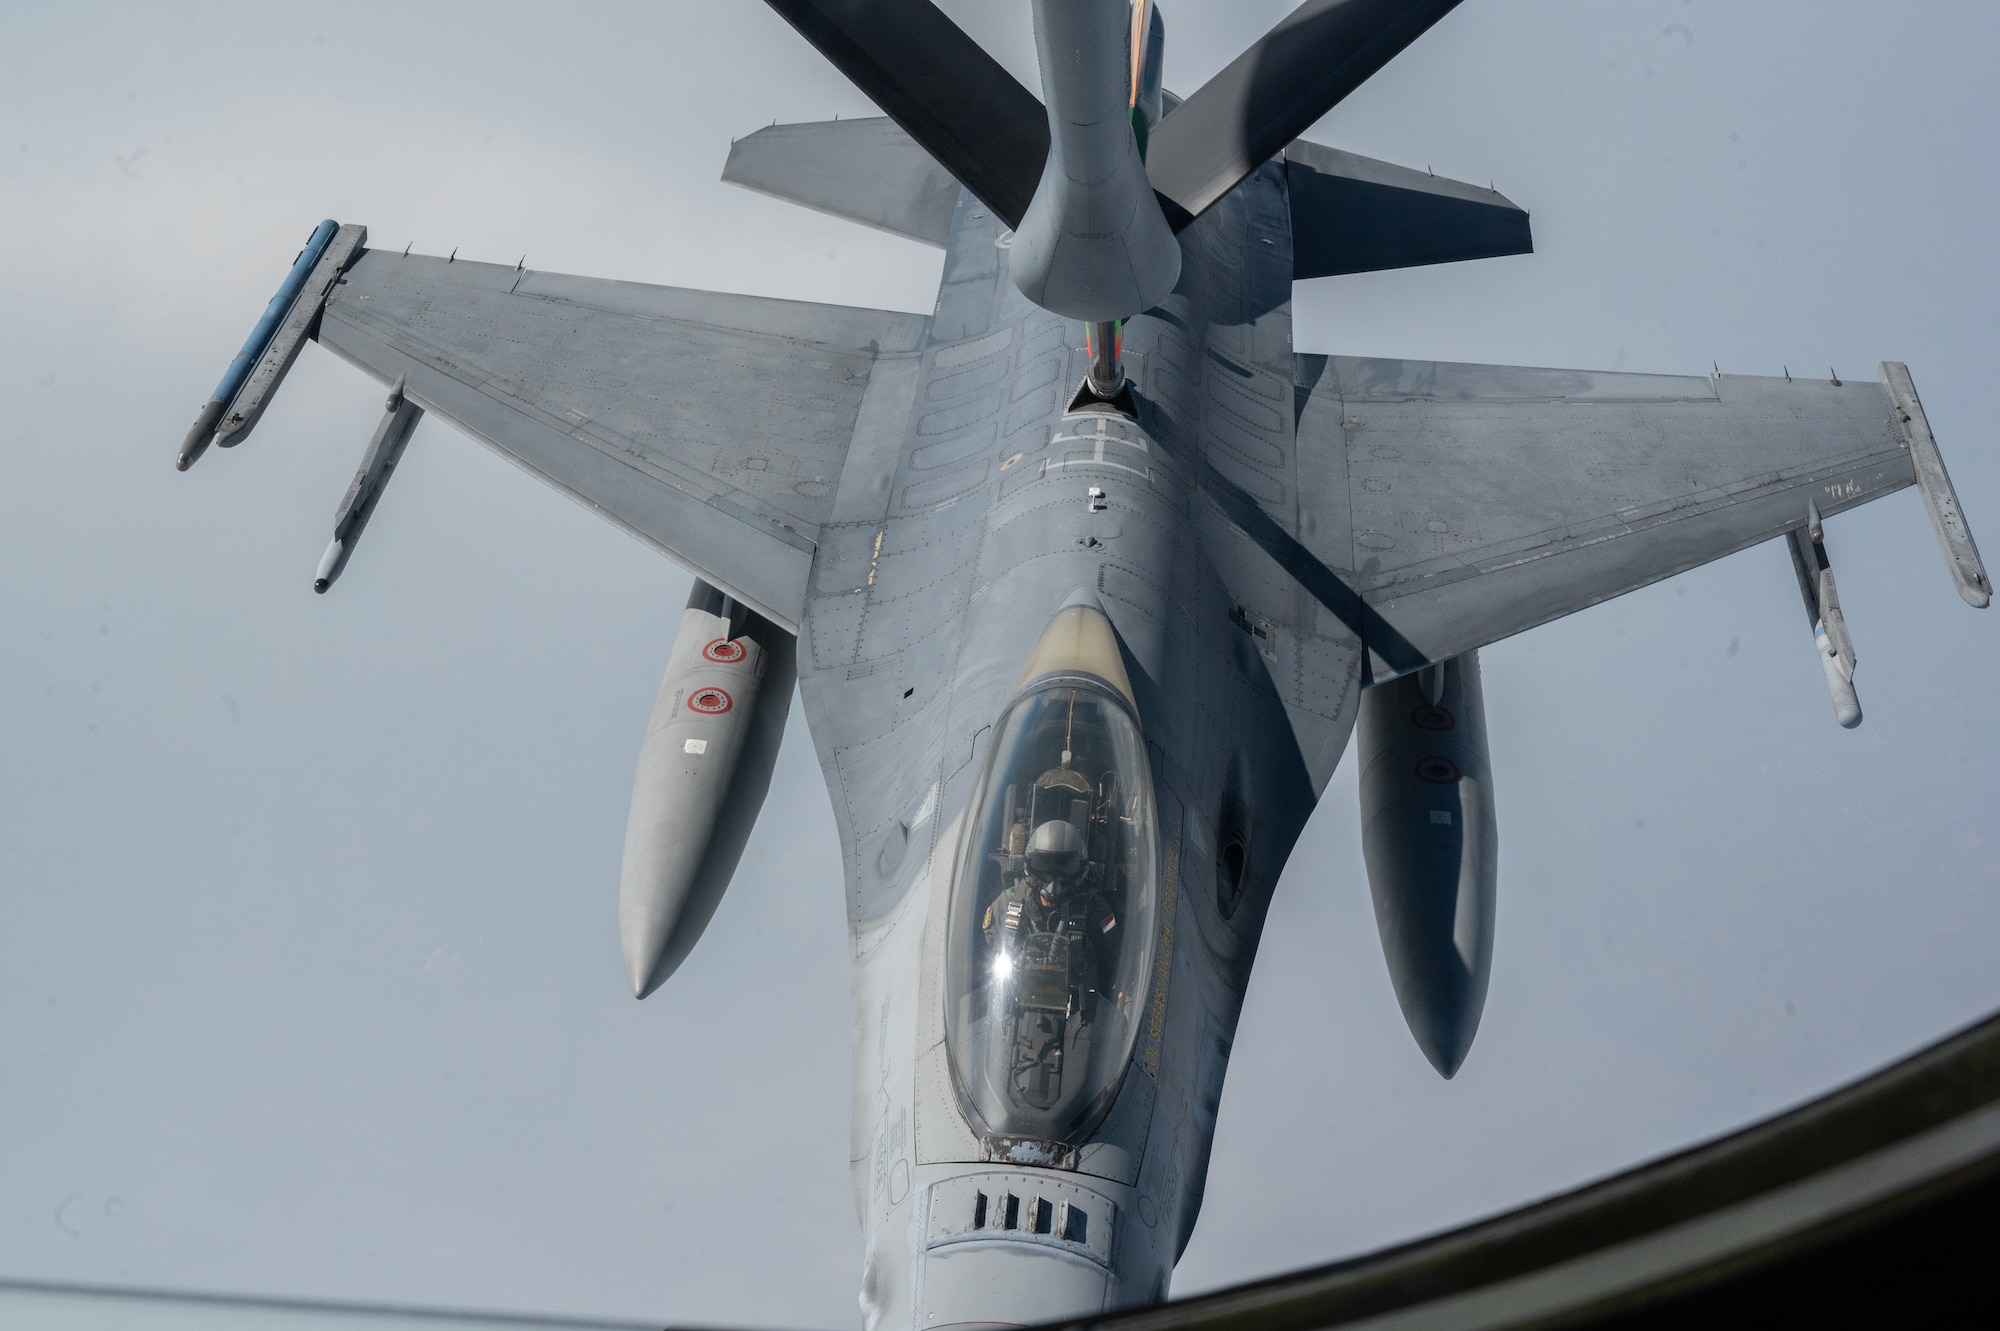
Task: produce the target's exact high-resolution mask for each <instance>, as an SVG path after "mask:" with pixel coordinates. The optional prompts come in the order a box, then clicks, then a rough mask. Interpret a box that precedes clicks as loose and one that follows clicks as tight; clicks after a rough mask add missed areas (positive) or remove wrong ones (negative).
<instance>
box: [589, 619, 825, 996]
mask: <svg viewBox="0 0 2000 1331" xmlns="http://www.w3.org/2000/svg"><path fill="white" fill-rule="evenodd" d="M794 649H795V643H794V639H793V638H792V635H791V634H789V633H786V632H785V631H784V630H782V629H780V628H778V627H777V626H775V625H773V624H772V623H771V622H770V621H769V620H766V619H764V618H763V617H762V616H761V615H758V614H756V613H755V612H753V611H751V610H748V609H747V608H745V607H743V606H741V605H739V604H737V603H736V602H735V601H733V600H731V599H730V598H729V597H727V596H725V595H724V594H723V593H722V592H720V591H718V590H716V589H715V588H714V587H711V586H709V585H708V584H707V583H705V582H702V581H701V580H699V579H697V580H696V581H695V584H694V594H693V595H692V596H690V597H689V598H688V606H687V609H686V610H685V611H684V612H682V615H681V628H680V634H679V636H677V637H676V638H675V639H674V649H673V654H672V655H671V656H670V657H669V658H668V660H667V673H666V677H665V678H664V679H663V680H661V682H660V696H659V699H658V700H657V701H656V702H655V703H654V704H653V717H652V720H651V722H650V723H649V724H648V725H647V727H646V741H645V744H644V745H643V746H642V747H641V749H640V751H639V772H638V776H637V778H636V779H635V780H634V781H633V784H632V812H631V816H630V818H629V819H628V821H627V823H626V826H625V863H624V868H623V871H622V873H621V874H620V877H619V884H618V936H619V941H620V944H621V945H622V947H623V950H624V954H625V973H626V976H627V977H628V978H629V979H630V980H631V982H632V993H633V995H634V996H635V997H638V998H644V997H645V996H646V995H647V994H650V993H651V992H653V990H655V989H657V988H659V986H660V985H661V984H663V983H664V982H665V981H666V979H667V977H668V976H670V975H672V974H673V973H674V970H675V969H676V968H677V967H679V965H680V964H681V962H682V961H684V960H686V958H687V955H688V953H689V952H690V951H692V950H693V948H694V945H695V943H696V942H697V941H698V940H699V939H700V938H701V933H702V930H703V929H705V928H707V927H708V921H709V919H710V917H712V916H713V915H714V914H715V908H716V906H717V905H719V904H720V903H721V901H722V893H723V889H725V888H727V887H728V886H729V879H730V876H731V875H732V874H733V873H734V872H735V871H736V862H737V860H738V859H739V858H741V856H742V854H743V846H744V843H745V842H746V841H748V840H749V837H750V829H751V827H752V825H753V824H754V823H755V822H756V820H757V812H758V810H759V809H761V808H762V807H763V804H764V795H765V792H766V791H768V790H769V789H770V785H771V769H772V766H773V765H774V764H775V762H776V761H777V756H778V744H779V741H780V740H782V739H783V737H784V731H785V715H786V713H787V712H788V711H789V710H790V708H791V696H792V683H793V679H794V674H795V665H794V662H795V657H794V655H793V653H794Z"/></svg>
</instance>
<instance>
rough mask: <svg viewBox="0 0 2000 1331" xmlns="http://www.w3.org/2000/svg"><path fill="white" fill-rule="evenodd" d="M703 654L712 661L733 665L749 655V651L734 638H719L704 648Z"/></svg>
mask: <svg viewBox="0 0 2000 1331" xmlns="http://www.w3.org/2000/svg"><path fill="white" fill-rule="evenodd" d="M701 654H702V655H703V656H705V657H707V658H708V659H709V660H711V661H720V662H722V664H724V665H733V664H735V663H736V662H738V661H741V660H742V659H743V658H744V657H745V656H747V655H749V649H748V648H746V647H744V645H743V644H742V643H740V642H737V641H735V640H734V639H732V638H717V639H716V640H715V641H714V642H711V643H710V644H708V646H706V647H704V648H702V649H701Z"/></svg>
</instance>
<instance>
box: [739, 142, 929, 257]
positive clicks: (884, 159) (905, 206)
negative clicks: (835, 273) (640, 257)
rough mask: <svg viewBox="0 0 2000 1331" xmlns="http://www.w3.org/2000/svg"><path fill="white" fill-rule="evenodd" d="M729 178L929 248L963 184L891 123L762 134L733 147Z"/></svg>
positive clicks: (761, 191) (750, 187) (743, 184)
mask: <svg viewBox="0 0 2000 1331" xmlns="http://www.w3.org/2000/svg"><path fill="white" fill-rule="evenodd" d="M722 178H723V179H724V180H726V181H728V182H729V183H730V184H732V185H741V186H743V188H745V189H753V190H756V191H757V192H758V193H759V194H769V195H772V196H773V197H775V198H780V199H785V200H787V201H789V202H792V203H797V204H803V205H804V206H805V207H807V208H811V209H813V210H814V211H815V212H822V213H831V214H832V215H833V216H835V217H844V218H846V219H847V220H848V221H850V222H859V223H861V224H862V225H863V226H872V227H874V228H876V229H877V230H880V231H887V232H889V233H891V234H892V235H898V236H907V237H909V238H910V239H911V240H921V241H923V242H924V243H925V244H927V245H938V246H942V245H943V244H944V243H945V239H946V237H947V236H949V235H950V234H951V214H952V209H953V208H955V207H956V206H957V205H958V181H957V179H956V178H954V177H953V176H952V174H951V172H949V171H947V170H945V169H944V168H943V167H942V166H939V165H938V162H937V159H936V158H934V157H932V156H931V155H930V154H929V153H927V152H925V151H924V150H923V148H922V147H920V146H919V145H918V144H917V141H916V140H915V139H913V138H911V137H910V136H909V135H908V134H906V133H904V132H903V130H902V128H901V127H900V126H899V125H897V124H896V122H895V121H893V120H891V119H889V118H888V117H887V116H869V117H867V118H865V119H861V120H821V121H816V122H813V123H810V124H804V125H772V126H770V127H768V128H766V129H760V130H758V131H757V132H756V133H755V134H752V135H750V136H749V137H747V138H741V139H738V140H736V142H734V143H732V144H731V145H730V146H729V161H728V163H727V164H726V165H725V166H724V167H723V168H722Z"/></svg>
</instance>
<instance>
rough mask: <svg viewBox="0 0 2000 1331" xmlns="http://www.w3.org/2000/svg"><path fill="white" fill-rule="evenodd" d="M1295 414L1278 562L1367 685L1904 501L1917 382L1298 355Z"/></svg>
mask: <svg viewBox="0 0 2000 1331" xmlns="http://www.w3.org/2000/svg"><path fill="white" fill-rule="evenodd" d="M1884 373H1885V380H1886V379H1894V378H1896V377H1897V376H1900V380H1899V382H1900V383H1901V384H1903V385H1907V383H1908V376H1907V372H1905V371H1903V370H1902V367H1901V366H1899V365H1895V366H1885V367H1884ZM1297 410H1298V413H1299V415H1298V469H1299V496H1298V515H1297V522H1296V527H1295V529H1294V530H1295V532H1296V538H1295V544H1294V545H1293V546H1292V548H1291V550H1290V553H1291V555H1292V558H1291V559H1290V560H1289V561H1281V562H1287V563H1288V568H1289V571H1291V572H1292V574H1293V576H1294V577H1295V578H1297V579H1298V580H1299V581H1300V583H1301V584H1302V585H1303V586H1305V587H1306V588H1307V590H1308V591H1311V592H1313V593H1314V594H1315V595H1316V596H1317V598H1318V599H1319V600H1321V601H1322V602H1323V603H1327V604H1328V608H1329V609H1335V611H1336V613H1337V614H1340V615H1341V617H1342V618H1343V619H1345V620H1347V622H1348V623H1349V626H1350V628H1352V629H1354V630H1355V631H1357V632H1359V634H1360V636H1361V637H1362V638H1363V639H1364V640H1365V641H1366V643H1367V645H1368V647H1369V649H1370V650H1369V664H1370V670H1371V674H1372V676H1373V677H1374V678H1376V679H1382V678H1386V677H1389V676H1392V675H1396V674H1401V673H1403V672H1405V671H1408V670H1412V669H1416V668H1418V667H1420V666H1422V665H1424V664H1426V663H1427V662H1431V661H1440V660H1444V659H1446V658H1448V657H1452V656H1456V655H1458V654H1460V653H1462V652H1465V651H1468V650H1470V649H1472V648H1475V647H1481V646H1484V645H1486V644H1487V643H1490V642H1494V641H1497V640H1498V639H1500V638H1504V637H1507V636H1509V635H1511V634H1515V633H1519V632H1521V631H1522V630H1524V629H1528V628H1532V627H1534V626H1535V625H1537V624H1542V623H1545V622H1547V621H1549V620H1551V619H1555V618H1557V617H1558V616H1561V615H1566V614H1569V613H1571V612H1572V611H1576V610H1581V609H1583V608H1584V607H1585V606H1590V605H1595V604H1597V603H1598V602H1600V601H1605V600H1609V599H1610V598H1612V597H1614V596H1619V595H1622V594H1623V593H1625V592H1628V591H1632V590H1634V589H1636V588H1639V587H1643V586H1645V585H1646V584H1648V583H1651V582H1656V581H1658V580H1659V579H1661V578H1665V577H1669V576H1671V575H1673V574H1675V573H1680V572H1683V571H1685V570H1687V569H1691V568H1694V567H1696V566H1697V565H1700V564H1705V563H1707V562H1709V561H1710V560H1714V559H1720V558H1722V557H1723V556H1724V555H1728V554H1732V553H1734V552H1735V551H1737V550H1741V549H1743V548H1745V547H1746V546H1751V545H1755V544H1757V543H1758V542H1760V541H1765V540H1769V539H1770V538H1772V537H1774V536H1780V535H1783V534H1784V533H1785V532H1787V531H1789V530H1791V529H1793V528H1795V527H1799V526H1802V525H1803V524H1804V523H1805V522H1806V519H1807V513H1808V505H1809V504H1810V505H1813V506H1816V507H1817V509H1818V511H1819V512H1820V513H1821V514H1832V513H1838V512H1840V511H1841V510H1843V509H1847V508H1852V507H1854V506H1855V505H1858V504H1864V503H1867V502H1868V501H1869V500H1871V499H1878V498H1880V497H1881V496H1883V495H1885V494H1889V493H1891V492H1893V491H1896V490H1900V489H1902V488H1903V487H1904V486H1907V485H1909V484H1911V483H1912V482H1913V481H1914V480H1915V479H1916V473H1915V470H1914V468H1913V466H1912V461H1911V452H1910V440H1911V439H1912V438H1914V437H1917V436H1918V435H1921V437H1922V442H1923V445H1924V447H1926V448H1930V447H1931V445H1930V444H1929V435H1928V428H1927V427H1926V426H1924V425H1923V422H1922V408H1921V406H1919V405H1918V404H1917V401H1916V395H1915V392H1914V389H1911V390H1909V391H1908V392H1907V393H1902V392H1901V391H1900V390H1899V391H1898V392H1897V393H1895V394H1892V392H1891V390H1890V389H1889V388H1888V387H1885V385H1884V384H1878V383H1871V382H1856V381H1847V382H1844V383H1836V382H1830V381H1828V380H1818V379H1816V380H1805V379H1799V380H1789V379H1762V378H1747V377H1739V376H1735V375H1730V376H1727V377H1720V376H1718V377H1716V378H1713V379H1709V378H1696V377H1681V376H1673V375H1649V374H1606V373H1598V372H1593V371H1584V370H1541V369H1522V368H1516V367H1513V366H1504V365H1454V364H1444V363H1438V362H1431V361H1401V360H1372V359H1362V358H1358V357H1348V356H1300V357H1299V358H1298V388H1297ZM1270 516H1271V517H1272V518H1276V519H1278V520H1279V521H1280V523H1281V524H1282V523H1283V517H1280V515H1278V514H1271V515H1270ZM1283 516H1284V517H1289V516H1290V515H1283ZM1975 558H1976V556H1975ZM1982 576H1983V575H1982ZM1969 599H1970V598H1969ZM1336 607H1338V608H1336Z"/></svg>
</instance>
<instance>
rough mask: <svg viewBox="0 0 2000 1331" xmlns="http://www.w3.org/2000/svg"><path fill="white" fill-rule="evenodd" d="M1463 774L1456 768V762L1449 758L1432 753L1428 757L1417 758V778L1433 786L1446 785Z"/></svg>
mask: <svg viewBox="0 0 2000 1331" xmlns="http://www.w3.org/2000/svg"><path fill="white" fill-rule="evenodd" d="M1464 775H1465V774H1464V773H1463V772H1461V771H1459V770H1458V764H1457V763H1455V762H1453V761H1452V760H1451V759H1449V758H1443V757H1439V756H1438V755H1436V754H1432V755H1431V756H1430V757H1428V758H1419V759H1417V779H1418V780H1419V781H1428V782H1430V783H1431V784H1432V785H1434V786H1448V785H1450V784H1451V783H1452V782H1454V781H1457V780H1458V779H1459V778H1461V777H1462V776H1464Z"/></svg>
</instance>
